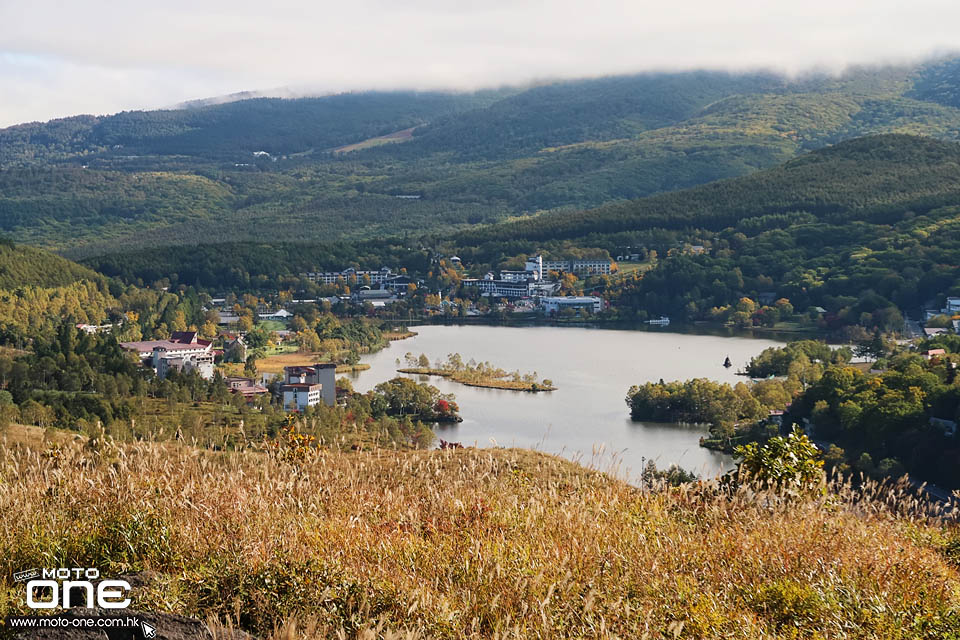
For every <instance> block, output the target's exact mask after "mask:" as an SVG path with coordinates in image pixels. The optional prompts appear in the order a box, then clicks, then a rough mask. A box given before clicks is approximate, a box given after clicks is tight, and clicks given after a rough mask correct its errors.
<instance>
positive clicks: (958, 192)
mask: <svg viewBox="0 0 960 640" xmlns="http://www.w3.org/2000/svg"><path fill="white" fill-rule="evenodd" d="M958 204H960V144H956V143H947V142H939V141H936V140H932V139H929V138H921V137H916V136H907V135H882V136H871V137H866V138H858V139H855V140H850V141H847V142H842V143H840V144H837V145H836V146H833V147H829V148H826V149H822V150H820V151H815V152H813V153H809V154H807V155H804V156H802V157H799V158H797V159H795V160H791V161H789V162H787V163H785V164H783V165H781V166H779V167H776V168H773V169H768V170H765V171H759V172H757V173H755V174H752V175H749V176H744V177H741V178H735V179H732V180H724V181H718V182H713V183H710V184H707V185H703V186H700V187H694V188H692V189H687V190H684V191H678V192H675V193H667V194H662V195H657V196H651V197H649V198H643V199H639V200H635V201H632V202H626V203H622V204H615V205H608V206H605V207H601V208H598V209H593V210H590V211H583V212H580V211H577V212H559V213H548V214H544V215H541V216H534V217H529V218H526V219H523V220H519V221H514V222H510V223H505V224H501V225H497V226H494V227H491V228H488V229H486V230H478V231H469V232H466V233H464V234H461V235H460V236H458V243H459V244H468V245H469V244H477V243H482V242H486V241H507V240H510V241H521V240H532V241H546V240H569V239H581V238H586V237H588V236H589V237H591V239H592V241H597V239H598V238H601V237H603V236H609V237H614V236H616V237H617V238H618V239H622V236H623V234H624V233H629V232H635V231H640V230H649V229H654V228H661V229H684V228H700V229H704V230H709V231H719V230H721V229H724V228H727V227H735V226H737V225H738V224H739V223H741V222H743V221H745V220H748V219H750V218H760V217H763V216H769V215H776V214H785V213H789V212H805V213H809V214H812V215H813V216H814V217H815V218H817V219H819V220H825V221H834V222H852V221H855V220H862V221H874V222H896V221H898V220H900V219H902V218H903V216H904V215H905V214H906V213H907V212H912V213H914V214H923V213H926V212H928V211H930V210H932V209H935V208H938V207H943V206H948V205H958Z"/></svg>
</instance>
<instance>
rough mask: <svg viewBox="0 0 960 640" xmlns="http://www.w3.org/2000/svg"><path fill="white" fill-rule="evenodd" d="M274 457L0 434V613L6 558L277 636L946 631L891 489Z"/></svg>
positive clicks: (412, 457)
mask: <svg viewBox="0 0 960 640" xmlns="http://www.w3.org/2000/svg"><path fill="white" fill-rule="evenodd" d="M45 449H48V450H50V451H54V450H55V451H56V454H44V453H43V452H44V450H45ZM282 457H283V456H270V455H266V454H261V453H256V452H254V451H246V452H231V453H216V452H212V451H201V450H194V449H190V448H188V447H185V446H181V445H167V446H163V445H159V444H149V443H139V444H136V445H126V446H124V445H115V444H112V443H101V442H97V443H89V444H87V445H86V446H85V443H84V442H82V441H78V442H66V443H63V444H61V445H60V446H58V447H56V449H54V448H53V445H48V444H45V443H43V442H42V441H40V436H39V434H37V435H36V437H35V440H34V442H33V443H26V444H21V445H14V446H8V447H4V448H3V449H2V450H0V480H2V482H0V509H2V510H3V512H4V513H7V514H9V517H6V518H4V519H3V520H2V521H0V567H2V569H3V571H2V573H0V576H2V577H0V581H3V582H2V585H3V587H4V593H5V594H7V595H6V597H5V598H4V600H3V601H2V603H0V613H2V614H3V615H8V614H12V613H20V612H23V610H24V605H23V602H22V597H21V596H20V594H19V593H18V590H15V589H13V585H12V584H11V583H10V582H9V576H10V575H11V573H12V572H13V571H16V570H18V568H19V567H25V566H43V565H44V564H45V563H60V564H61V565H63V566H95V567H99V568H101V570H102V571H104V573H105V574H106V575H116V574H118V573H120V572H123V573H125V574H127V575H132V576H133V577H134V578H135V579H134V583H135V585H136V588H135V591H134V592H133V600H134V601H133V604H132V606H133V607H134V608H136V609H146V610H150V609H155V608H156V607H158V606H159V605H158V603H165V604H164V605H163V606H164V607H165V608H168V610H170V611H171V612H173V613H178V614H185V615H192V616H194V617H197V618H200V619H208V618H209V617H215V618H218V619H221V620H223V619H230V620H232V621H233V622H234V624H235V625H238V626H239V627H241V628H242V629H244V630H247V631H251V632H254V633H257V634H264V635H268V634H271V633H273V632H274V630H275V629H276V628H277V627H279V626H285V627H286V629H284V630H283V631H281V632H278V633H277V634H276V636H274V637H277V638H280V637H283V638H294V637H310V638H316V637H340V634H342V635H343V636H344V637H353V636H354V635H357V636H358V637H367V635H366V634H365V633H364V632H365V630H372V629H376V631H372V632H370V634H369V635H370V637H373V636H381V635H382V636H383V637H395V636H393V635H391V633H393V632H395V633H397V636H396V637H399V636H402V637H409V638H507V637H509V638H520V637H523V638H533V637H538V638H566V637H571V638H572V637H578V638H582V637H592V638H641V637H670V638H716V637H724V638H741V639H747V638H759V637H767V638H796V637H824V638H831V637H844V638H863V639H866V638H870V639H876V638H907V637H909V638H930V639H931V640H932V639H934V638H937V639H945V638H951V637H955V635H956V633H957V631H958V630H960V572H958V569H960V565H958V564H957V549H958V543H960V532H958V530H957V527H956V526H955V525H948V524H946V523H943V522H937V521H925V520H923V519H914V518H910V517H909V514H910V513H913V510H912V507H911V501H910V499H909V498H908V497H906V496H904V495H902V494H901V495H900V496H899V497H898V496H896V495H890V496H887V495H886V494H883V493H880V494H878V495H876V496H873V497H871V496H864V497H861V498H860V500H859V501H858V498H857V496H856V495H855V494H854V493H853V492H851V491H849V490H846V491H842V492H841V493H839V494H836V495H834V496H831V497H824V498H819V499H818V498H802V499H796V500H792V501H786V502H784V501H777V500H775V499H774V500H770V499H769V497H768V496H764V495H760V496H756V495H752V494H751V492H747V491H744V492H742V493H740V494H737V495H735V496H733V497H732V498H726V497H723V496H720V495H716V494H715V493H714V492H713V491H711V490H710V489H699V488H697V487H696V486H693V485H688V486H686V487H683V488H680V489H676V490H662V491H647V492H642V491H640V490H638V489H637V488H635V487H631V486H629V485H626V484H624V483H621V482H618V481H616V480H613V479H612V478H610V477H607V476H604V475H602V474H599V473H596V472H591V471H587V470H585V469H583V468H581V467H578V466H576V465H573V464H571V463H569V462H566V461H563V460H560V459H557V458H553V457H550V456H546V455H543V454H540V453H535V452H529V451H517V450H502V449H501V450H496V449H487V450H476V449H466V450H458V451H420V452H403V451H393V450H390V451H386V450H379V451H370V452H340V451H336V450H321V451H319V452H314V453H308V454H307V455H306V457H305V459H300V460H301V461H300V462H294V463H290V462H284V461H283V460H282ZM64 482H66V483H67V485H68V486H69V487H70V492H69V495H63V491H64V489H63V486H64V485H63V483H64ZM50 496H61V497H59V498H53V499H51V498H50ZM888 498H889V500H890V501H891V502H892V503H893V504H896V505H897V508H895V509H894V510H891V509H890V507H889V506H885V505H884V504H883V502H882V501H883V500H884V499H888ZM896 509H903V510H904V515H902V516H900V515H896ZM40 523H42V526H41V524H40ZM38 532H39V533H38ZM51 553H52V554H53V555H52V556H51V555H50V554H51ZM295 628H296V629H298V630H299V631H300V634H301V635H298V634H297V633H296V631H295V630H294V629H295Z"/></svg>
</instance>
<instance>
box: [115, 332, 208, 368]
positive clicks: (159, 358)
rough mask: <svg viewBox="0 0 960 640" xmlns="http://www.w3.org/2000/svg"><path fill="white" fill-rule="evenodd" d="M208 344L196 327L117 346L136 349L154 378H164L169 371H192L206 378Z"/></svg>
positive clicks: (129, 349)
mask: <svg viewBox="0 0 960 640" xmlns="http://www.w3.org/2000/svg"><path fill="white" fill-rule="evenodd" d="M212 344H213V342H212V341H210V340H203V339H202V338H199V337H198V336H197V332H196V331H174V332H173V333H172V334H171V335H170V338H169V339H168V340H141V341H138V342H121V343H120V346H121V347H123V348H124V349H126V350H127V351H132V352H134V353H136V354H137V356H138V357H139V358H140V360H141V361H142V364H143V365H144V366H149V367H152V368H153V369H154V370H155V371H156V372H157V377H158V378H161V379H163V378H165V377H166V376H167V373H169V372H170V371H181V372H189V371H196V372H197V373H199V374H200V377H202V378H204V379H205V380H209V379H211V378H213V353H212V351H211V345H212Z"/></svg>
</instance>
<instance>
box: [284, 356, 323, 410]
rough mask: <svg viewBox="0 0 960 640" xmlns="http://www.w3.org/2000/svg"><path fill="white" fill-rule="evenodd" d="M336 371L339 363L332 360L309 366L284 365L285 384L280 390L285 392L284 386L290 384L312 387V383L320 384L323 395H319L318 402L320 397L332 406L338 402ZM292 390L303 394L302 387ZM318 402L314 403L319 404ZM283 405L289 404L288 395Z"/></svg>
mask: <svg viewBox="0 0 960 640" xmlns="http://www.w3.org/2000/svg"><path fill="white" fill-rule="evenodd" d="M336 373H337V365H335V364H334V363H332V362H321V363H318V364H313V365H310V366H308V367H284V368H283V382H284V384H283V386H282V387H281V388H280V391H281V393H284V391H283V390H284V388H285V387H287V386H289V385H308V386H311V387H312V385H319V386H320V390H321V395H320V396H318V400H317V402H319V398H322V399H323V402H324V403H325V404H326V405H327V406H328V407H332V406H333V405H334V404H336V402H337V381H336ZM290 391H291V392H293V391H298V392H299V393H300V394H301V395H302V393H303V389H302V387H298V388H297V389H291V390H290ZM317 402H314V403H313V404H317ZM283 406H284V407H286V406H287V403H286V397H284V403H283Z"/></svg>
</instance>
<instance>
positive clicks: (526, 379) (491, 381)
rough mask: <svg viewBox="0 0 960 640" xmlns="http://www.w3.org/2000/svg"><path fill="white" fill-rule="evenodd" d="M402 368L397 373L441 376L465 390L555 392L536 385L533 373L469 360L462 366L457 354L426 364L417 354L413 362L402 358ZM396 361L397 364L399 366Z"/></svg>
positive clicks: (546, 385) (545, 382) (544, 383)
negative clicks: (463, 387) (442, 360)
mask: <svg viewBox="0 0 960 640" xmlns="http://www.w3.org/2000/svg"><path fill="white" fill-rule="evenodd" d="M404 359H405V360H406V364H407V366H406V367H403V368H400V369H397V371H398V372H400V373H413V374H419V375H424V376H441V377H443V378H449V379H450V380H453V381H454V382H459V383H460V384H464V385H467V386H469V387H486V388H489V389H504V390H506V391H529V392H532V393H538V392H540V391H556V389H557V388H556V387H554V386H553V381H552V380H547V379H543V380H540V381H539V382H538V381H537V373H536V372H533V373H520V372H519V371H512V372H508V371H504V370H503V369H500V368H497V367H494V366H493V365H492V364H490V363H489V362H481V363H477V362H475V361H473V360H470V361H469V362H467V363H464V362H463V358H462V357H461V356H460V354H459V353H451V354H449V355H448V356H447V359H446V361H445V362H437V363H435V364H431V363H430V359H429V358H428V357H427V356H426V355H424V354H420V357H419V358H417V357H416V356H414V355H413V354H412V353H407V354H406V356H404ZM399 362H400V361H399V360H398V361H397V363H398V364H399Z"/></svg>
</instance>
